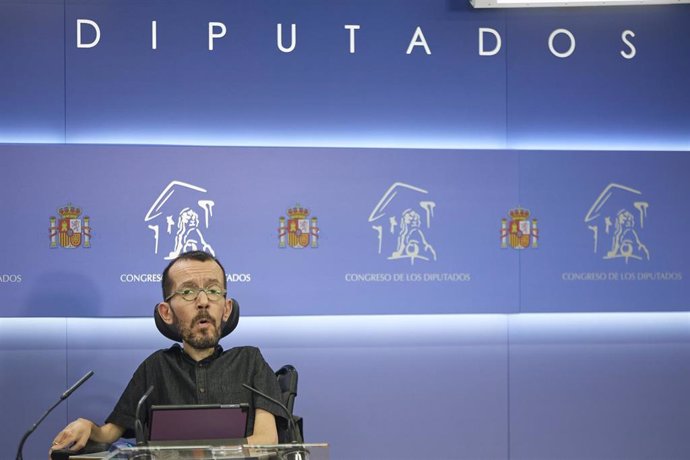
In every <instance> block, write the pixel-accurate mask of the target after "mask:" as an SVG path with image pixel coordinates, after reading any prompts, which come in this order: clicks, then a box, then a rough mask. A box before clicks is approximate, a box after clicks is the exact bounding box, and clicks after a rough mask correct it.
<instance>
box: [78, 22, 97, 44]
mask: <svg viewBox="0 0 690 460" xmlns="http://www.w3.org/2000/svg"><path fill="white" fill-rule="evenodd" d="M83 24H87V25H90V26H91V27H93V29H94V30H95V31H96V38H94V40H93V41H92V42H91V43H82V41H81V26H82V25H83ZM100 41H101V28H100V27H98V24H96V22H95V21H92V20H90V19H77V48H93V47H94V46H96V45H98V42H100Z"/></svg>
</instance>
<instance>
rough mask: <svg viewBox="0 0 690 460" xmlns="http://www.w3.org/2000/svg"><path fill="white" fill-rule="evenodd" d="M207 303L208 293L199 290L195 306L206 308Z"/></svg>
mask: <svg viewBox="0 0 690 460" xmlns="http://www.w3.org/2000/svg"><path fill="white" fill-rule="evenodd" d="M208 305H209V300H208V294H206V291H199V295H197V296H196V306H197V308H207V307H208Z"/></svg>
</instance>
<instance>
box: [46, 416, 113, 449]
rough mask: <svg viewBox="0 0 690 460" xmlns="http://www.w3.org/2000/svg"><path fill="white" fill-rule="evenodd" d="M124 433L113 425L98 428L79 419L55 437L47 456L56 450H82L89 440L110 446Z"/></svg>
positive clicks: (89, 421) (107, 424) (83, 419)
mask: <svg viewBox="0 0 690 460" xmlns="http://www.w3.org/2000/svg"><path fill="white" fill-rule="evenodd" d="M124 432H125V429H124V428H122V427H121V426H119V425H115V424H114V423H106V424H105V425H103V426H98V425H96V424H95V423H93V422H92V421H91V420H86V419H85V418H79V419H77V420H75V421H73V422H72V423H70V424H69V425H67V426H66V427H65V429H64V430H62V431H61V432H59V433H58V434H57V436H55V439H53V445H52V446H51V447H50V451H49V453H48V455H50V452H52V451H54V450H56V449H69V450H74V451H76V450H79V449H82V448H83V447H84V446H85V445H86V443H87V442H88V440H89V439H92V440H93V441H96V442H102V443H105V444H110V443H112V442H115V441H117V440H118V438H120V436H122V434H123V433H124Z"/></svg>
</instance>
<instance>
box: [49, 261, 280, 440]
mask: <svg viewBox="0 0 690 460" xmlns="http://www.w3.org/2000/svg"><path fill="white" fill-rule="evenodd" d="M162 284H163V298H164V300H163V302H161V303H160V304H158V307H157V308H158V312H159V314H160V316H161V318H162V319H163V321H165V322H166V323H167V324H169V325H172V326H173V327H175V328H177V330H178V331H179V333H180V335H181V336H182V347H180V346H179V345H178V344H175V345H173V346H172V347H171V348H169V349H167V350H159V351H157V352H155V353H153V354H152V355H151V356H149V357H148V358H146V360H145V361H144V362H143V363H142V364H141V365H140V366H139V368H138V369H137V370H136V372H135V373H134V375H133V376H132V379H131V380H130V382H129V384H128V385H127V388H126V389H125V391H124V393H123V394H122V396H121V397H120V400H119V401H118V402H117V404H116V405H115V408H114V410H113V412H112V413H111V414H110V415H109V416H108V418H107V419H106V423H105V424H104V425H101V426H98V425H96V424H95V423H93V422H91V421H90V420H86V419H83V418H80V419H77V420H75V421H74V422H72V423H70V424H69V425H67V427H65V428H64V429H63V430H62V431H61V432H60V433H58V435H57V436H55V438H54V440H53V445H52V448H51V450H52V449H63V448H69V449H71V450H79V449H81V448H82V447H84V445H85V444H86V442H87V441H88V440H92V441H95V442H101V443H112V442H114V441H116V440H117V439H119V438H121V437H127V438H132V437H134V421H135V410H136V406H137V402H138V401H139V399H140V398H141V396H142V395H143V394H144V393H145V392H146V390H147V389H148V388H149V386H151V385H153V386H154V390H153V392H152V393H151V395H150V396H149V398H148V400H147V404H149V405H151V404H211V403H221V404H232V403H242V402H247V403H250V404H251V409H252V410H250V415H249V427H248V432H249V433H251V434H250V435H249V436H248V437H247V442H248V443H249V444H275V443H277V442H278V435H277V431H276V420H275V415H281V414H282V412H281V409H280V408H279V407H278V406H277V405H275V404H274V403H272V402H270V401H268V400H266V399H265V398H262V397H260V396H258V397H255V396H253V395H252V393H251V392H250V391H249V390H247V389H245V388H244V387H243V386H242V384H243V383H247V384H248V385H251V386H253V387H255V388H258V389H259V390H260V391H262V392H264V393H267V394H268V395H269V396H271V397H274V398H275V399H278V400H280V389H279V387H278V383H277V380H276V378H275V375H274V373H273V371H272V370H271V368H270V367H269V366H268V364H267V363H266V362H265V361H264V359H263V357H262V356H261V353H260V352H259V350H258V349H257V348H254V347H237V348H233V349H230V350H227V351H223V349H222V347H220V345H218V340H219V339H220V334H221V331H222V329H223V325H224V324H225V322H226V321H227V320H228V318H229V317H230V312H231V311H232V308H233V305H232V301H231V300H229V299H228V298H227V295H226V294H227V289H226V288H227V283H226V276H225V269H224V268H223V266H222V265H221V264H220V262H219V261H218V260H217V259H216V258H215V257H213V256H212V255H210V254H208V253H205V252H202V251H193V252H187V253H184V254H181V255H180V256H179V257H177V258H176V259H174V260H173V261H171V262H170V264H169V265H168V266H167V267H166V269H165V271H164V272H163V278H162Z"/></svg>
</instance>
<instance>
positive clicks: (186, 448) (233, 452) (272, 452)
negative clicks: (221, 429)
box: [72, 443, 328, 460]
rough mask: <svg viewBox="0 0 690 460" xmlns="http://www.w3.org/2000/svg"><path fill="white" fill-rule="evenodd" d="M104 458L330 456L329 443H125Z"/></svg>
mask: <svg viewBox="0 0 690 460" xmlns="http://www.w3.org/2000/svg"><path fill="white" fill-rule="evenodd" d="M79 457H80V456H77V457H76V458H79ZM72 458H75V457H72ZM101 458H103V459H104V460H173V459H180V460H186V459H190V460H191V459H194V460H225V459H247V460H250V459H251V460H328V444H326V443H309V444H269V445H248V444H243V445H234V446H232V445H230V446H210V445H203V444H201V445H196V446H195V445H179V446H175V445H169V446H147V447H121V448H119V449H117V450H115V451H113V452H109V453H107V454H106V455H105V456H104V457H101Z"/></svg>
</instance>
